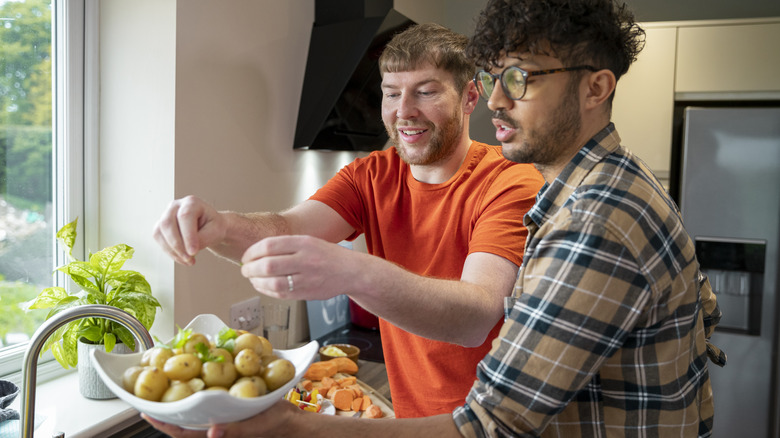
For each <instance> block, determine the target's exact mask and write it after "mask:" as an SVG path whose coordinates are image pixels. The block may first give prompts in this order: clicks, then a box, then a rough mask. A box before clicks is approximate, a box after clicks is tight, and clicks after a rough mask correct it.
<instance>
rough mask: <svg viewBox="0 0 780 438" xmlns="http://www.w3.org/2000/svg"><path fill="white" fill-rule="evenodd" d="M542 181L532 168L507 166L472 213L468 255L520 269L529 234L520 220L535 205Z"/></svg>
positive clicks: (487, 189)
mask: <svg viewBox="0 0 780 438" xmlns="http://www.w3.org/2000/svg"><path fill="white" fill-rule="evenodd" d="M543 183H544V180H543V179H542V176H541V175H540V174H539V172H538V171H537V170H536V169H535V168H534V167H533V166H531V165H525V164H522V165H520V164H516V165H511V164H508V165H506V167H505V168H504V169H503V170H502V171H501V172H498V173H497V174H496V177H495V179H494V181H493V183H492V184H490V185H489V186H487V188H486V190H485V191H484V192H483V194H482V199H481V201H480V203H479V210H478V211H477V212H475V215H476V216H475V226H474V231H473V235H472V236H471V239H470V244H469V254H471V253H474V252H486V253H490V254H496V255H499V256H501V257H504V258H505V259H507V260H509V261H511V262H512V263H514V264H516V265H518V266H520V264H521V262H522V259H523V248H524V247H525V240H526V237H527V236H528V230H526V228H525V226H523V216H524V215H525V213H526V212H527V211H528V210H529V209H530V208H531V207H532V206H533V205H534V202H535V201H536V194H537V193H538V192H539V189H540V188H541V187H542V185H543Z"/></svg>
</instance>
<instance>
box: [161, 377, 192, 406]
mask: <svg viewBox="0 0 780 438" xmlns="http://www.w3.org/2000/svg"><path fill="white" fill-rule="evenodd" d="M192 394H195V391H193V390H192V388H191V387H190V385H188V384H187V383H184V382H174V383H173V384H171V386H169V387H168V389H166V390H165V392H164V393H163V395H162V398H161V399H160V401H161V402H163V403H170V402H175V401H177V400H181V399H183V398H187V397H189V396H191V395H192Z"/></svg>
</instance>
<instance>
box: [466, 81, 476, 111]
mask: <svg viewBox="0 0 780 438" xmlns="http://www.w3.org/2000/svg"><path fill="white" fill-rule="evenodd" d="M478 103H479V92H477V86H476V85H474V81H469V83H468V84H466V89H465V91H464V92H463V113H464V114H471V113H473V112H474V109H476V107H477V104H478Z"/></svg>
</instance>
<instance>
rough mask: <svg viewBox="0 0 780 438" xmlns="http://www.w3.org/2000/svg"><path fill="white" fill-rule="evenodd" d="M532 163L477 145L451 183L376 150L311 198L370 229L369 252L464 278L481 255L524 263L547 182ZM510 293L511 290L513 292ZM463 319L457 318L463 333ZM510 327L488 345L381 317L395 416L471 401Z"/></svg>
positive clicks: (360, 229)
mask: <svg viewBox="0 0 780 438" xmlns="http://www.w3.org/2000/svg"><path fill="white" fill-rule="evenodd" d="M543 182H544V181H543V179H542V176H541V175H540V174H539V172H538V171H537V170H536V169H535V168H534V167H533V166H531V165H527V164H516V163H512V162H510V161H508V160H506V159H505V158H504V157H503V156H502V155H501V147H500V146H489V145H486V144H483V143H478V142H472V144H471V147H470V148H469V152H468V155H467V156H466V159H465V160H464V162H463V164H462V165H461V167H460V169H459V170H458V172H457V173H456V174H455V175H453V176H452V178H450V179H449V181H447V182H445V183H442V184H426V183H421V182H419V181H417V180H415V179H414V177H413V176H412V173H411V171H410V169H409V166H408V165H407V164H406V163H404V162H403V160H401V159H400V157H399V156H398V155H397V154H396V151H395V149H394V148H389V149H386V150H383V151H379V152H372V153H371V154H370V155H369V156H368V157H365V158H358V159H356V160H355V161H353V162H352V163H350V164H348V165H347V166H345V167H344V168H343V169H341V170H340V171H339V172H338V174H337V175H336V176H334V177H333V178H332V179H331V180H330V181H328V183H327V184H326V185H325V186H324V187H322V188H321V189H320V190H318V191H317V192H316V193H315V194H314V195H313V196H312V197H311V199H313V200H317V201H320V202H323V203H325V204H327V205H328V206H330V207H331V208H333V209H334V210H336V211H337V212H338V213H339V214H340V215H341V216H342V217H343V218H344V219H345V220H346V221H347V222H349V223H350V224H351V225H352V226H353V227H354V228H355V230H356V232H355V234H354V235H352V236H351V237H350V239H354V238H355V237H357V236H358V235H359V234H361V233H365V237H366V244H367V247H368V252H369V253H370V254H372V255H375V256H378V257H382V258H384V259H386V260H389V261H391V262H394V263H396V264H398V265H401V266H403V267H404V268H405V269H407V270H409V271H411V272H414V273H416V274H419V275H425V276H431V277H437V278H447V279H458V278H460V276H461V271H462V269H463V263H464V262H465V260H466V256H467V255H468V254H470V253H472V252H487V253H491V254H496V255H499V256H501V257H504V258H506V259H507V260H510V261H512V262H513V263H515V264H516V265H518V266H519V265H520V264H521V261H522V254H523V246H524V245H525V238H526V235H527V231H526V229H525V227H523V215H524V214H525V213H526V211H528V209H529V208H531V206H532V205H533V203H534V201H535V197H536V193H537V192H538V191H539V189H540V188H541V186H542V184H543ZM507 292H509V291H507ZM457 324H458V321H452V325H453V327H456V326H457ZM500 325H501V321H500V320H499V321H496V327H494V328H493V330H492V331H491V333H490V336H489V337H488V339H487V340H486V341H485V342H484V343H483V344H482V345H481V346H479V347H476V348H464V347H461V346H458V345H455V344H450V343H447V342H440V341H433V340H430V339H426V338H423V337H420V336H417V335H414V334H411V333H409V332H407V331H404V330H401V329H400V328H398V327H395V326H394V325H392V324H391V323H389V322H387V321H385V320H383V319H380V333H381V336H382V348H383V351H384V357H385V365H386V367H387V374H388V380H389V384H390V395H391V397H392V401H393V408H394V410H395V415H396V417H398V418H403V417H422V416H431V415H437V414H442V413H449V412H452V411H453V410H454V409H455V407H457V406H460V405H462V404H463V403H464V401H465V399H466V394H467V393H468V391H469V389H470V388H471V385H472V383H473V382H474V380H475V379H476V367H477V363H478V362H479V361H480V360H481V359H482V358H483V357H484V356H485V355H486V354H487V353H488V351H490V347H491V341H492V340H493V338H495V337H496V336H497V335H498V328H499V327H500Z"/></svg>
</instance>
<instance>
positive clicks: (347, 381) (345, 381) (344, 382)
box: [336, 376, 357, 387]
mask: <svg viewBox="0 0 780 438" xmlns="http://www.w3.org/2000/svg"><path fill="white" fill-rule="evenodd" d="M355 382H357V377H355V376H349V377H342V378H340V379H337V380H336V383H338V384H339V386H342V387H344V386H349V385H353V384H354V383H355Z"/></svg>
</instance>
